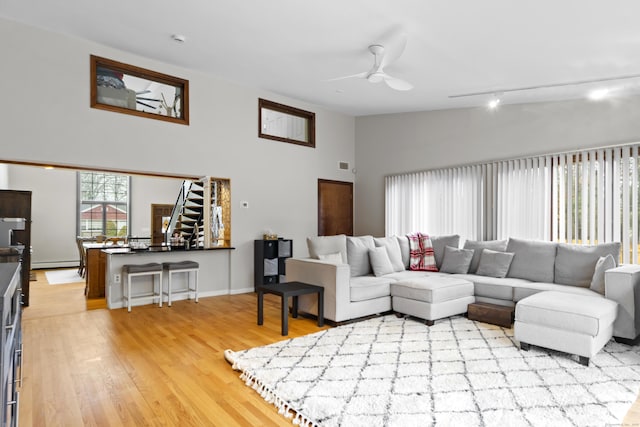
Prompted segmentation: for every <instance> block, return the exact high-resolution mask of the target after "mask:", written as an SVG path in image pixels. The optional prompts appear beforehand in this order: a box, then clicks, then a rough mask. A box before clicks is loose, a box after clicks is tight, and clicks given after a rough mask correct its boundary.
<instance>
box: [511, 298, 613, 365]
mask: <svg viewBox="0 0 640 427" xmlns="http://www.w3.org/2000/svg"><path fill="white" fill-rule="evenodd" d="M617 311H618V304H617V303H616V302H615V301H612V300H609V299H606V298H604V297H599V296H590V295H575V294H569V293H564V292H557V291H545V292H539V293H537V294H534V295H531V296H528V297H526V298H524V299H522V300H520V302H518V304H517V305H516V315H515V323H514V326H513V328H514V337H515V339H516V340H518V341H520V348H521V349H522V350H529V345H530V344H533V345H537V346H540V347H545V348H550V349H553V350H558V351H563V352H565V353H571V354H577V355H578V356H579V361H580V363H581V364H583V365H585V366H589V359H590V358H591V357H593V356H595V355H596V353H598V352H599V351H600V349H602V347H604V345H605V344H606V343H607V342H608V341H609V340H610V339H611V336H612V334H613V322H614V321H615V319H616V314H617Z"/></svg>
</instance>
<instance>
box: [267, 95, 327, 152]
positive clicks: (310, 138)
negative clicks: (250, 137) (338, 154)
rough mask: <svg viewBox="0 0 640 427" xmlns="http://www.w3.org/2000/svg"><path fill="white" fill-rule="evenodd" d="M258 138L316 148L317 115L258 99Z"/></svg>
mask: <svg viewBox="0 0 640 427" xmlns="http://www.w3.org/2000/svg"><path fill="white" fill-rule="evenodd" d="M258 137H259V138H266V139H273V140H276V141H282V142H289V143H291V144H298V145H304V146H307V147H315V146H316V115H315V113H312V112H310V111H304V110H300V109H299V108H294V107H290V106H288V105H284V104H278V103H277V102H273V101H267V100H266V99H258Z"/></svg>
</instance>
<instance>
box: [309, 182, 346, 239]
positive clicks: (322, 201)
mask: <svg viewBox="0 0 640 427" xmlns="http://www.w3.org/2000/svg"><path fill="white" fill-rule="evenodd" d="M336 234H346V235H347V236H352V235H353V183H352V182H343V181H330V180H326V179H319V180H318V236H333V235H336Z"/></svg>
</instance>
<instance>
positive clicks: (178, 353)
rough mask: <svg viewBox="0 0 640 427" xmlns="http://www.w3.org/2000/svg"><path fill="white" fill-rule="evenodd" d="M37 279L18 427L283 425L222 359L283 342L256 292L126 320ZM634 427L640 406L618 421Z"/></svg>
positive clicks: (303, 330) (299, 328)
mask: <svg viewBox="0 0 640 427" xmlns="http://www.w3.org/2000/svg"><path fill="white" fill-rule="evenodd" d="M37 278H38V281H37V282H31V305H30V306H29V307H28V308H26V309H25V310H24V312H23V313H24V320H23V331H24V362H23V369H24V371H23V372H24V381H23V386H22V389H21V393H20V425H21V426H38V427H40V426H42V427H44V426H84V425H89V426H143V425H149V426H156V425H161V426H177V425H180V426H290V425H291V422H290V421H289V420H286V419H284V418H283V417H282V416H281V415H279V414H278V413H277V411H276V409H275V408H274V407H273V406H271V405H270V404H268V403H265V402H264V401H263V400H262V398H261V397H260V396H259V395H258V394H257V393H256V392H254V391H253V390H251V389H249V388H248V387H246V386H245V385H244V382H243V381H241V380H240V379H239V378H238V373H237V372H234V371H233V370H232V369H231V367H230V366H229V365H228V364H227V363H226V362H225V361H224V357H223V352H224V350H225V349H227V348H229V349H232V350H242V349H246V348H249V347H254V346H258V345H264V344H268V343H272V342H276V341H279V340H281V339H283V337H282V336H281V335H280V320H279V319H280V318H279V307H280V305H279V299H277V297H275V296H273V295H265V324H264V325H263V326H257V325H256V297H255V294H244V295H234V296H221V297H213V298H201V299H200V302H199V303H198V304H195V303H194V302H192V301H178V302H175V303H174V304H173V306H172V307H171V308H168V307H166V306H163V307H162V308H158V307H157V306H155V305H153V306H152V305H148V306H143V307H134V308H133V310H132V312H131V313H127V311H126V310H125V309H118V310H107V309H105V308H103V307H104V303H103V302H102V301H91V302H90V303H87V301H86V300H85V298H84V295H83V291H84V283H78V284H69V285H49V284H47V281H46V278H45V276H44V272H43V271H38V272H37ZM318 330H319V328H318V327H317V325H316V324H315V322H314V321H312V320H310V319H304V318H299V319H290V321H289V337H296V336H301V335H306V334H308V333H312V332H316V331H318ZM639 423H640V399H639V400H637V401H636V403H635V404H634V406H633V407H632V408H631V410H630V411H629V413H628V414H627V417H626V418H625V424H626V425H639Z"/></svg>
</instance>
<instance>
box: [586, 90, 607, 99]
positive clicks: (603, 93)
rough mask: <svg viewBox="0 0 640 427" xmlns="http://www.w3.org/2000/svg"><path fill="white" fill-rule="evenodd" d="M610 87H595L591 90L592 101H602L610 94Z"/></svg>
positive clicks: (590, 97)
mask: <svg viewBox="0 0 640 427" xmlns="http://www.w3.org/2000/svg"><path fill="white" fill-rule="evenodd" d="M609 93H610V91H609V89H607V88H603V89H594V90H592V91H591V92H589V99H590V100H592V101H600V100H602V99H605V98H606V97H607V96H609Z"/></svg>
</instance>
